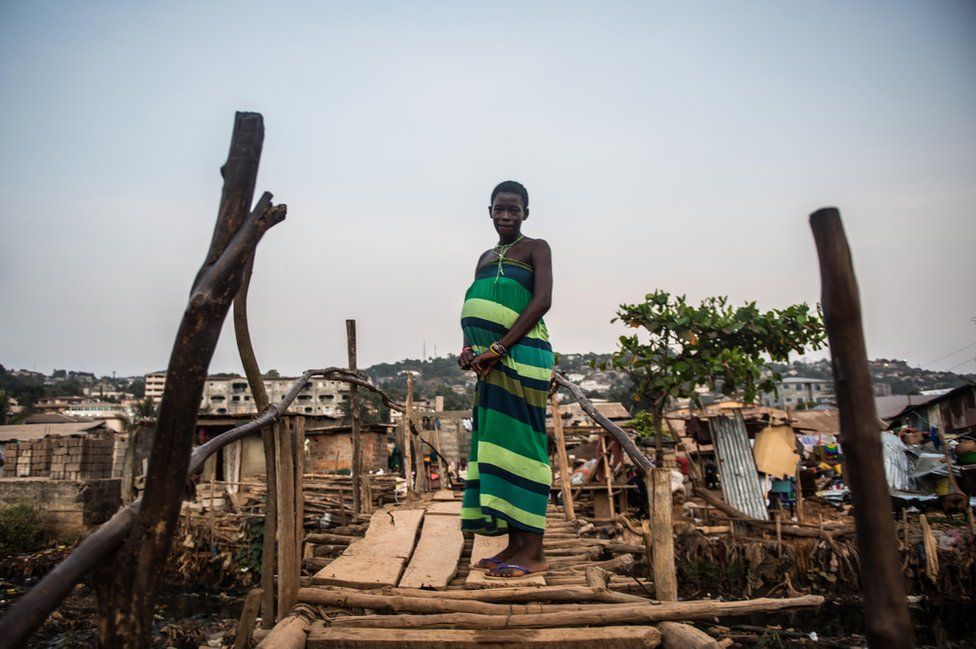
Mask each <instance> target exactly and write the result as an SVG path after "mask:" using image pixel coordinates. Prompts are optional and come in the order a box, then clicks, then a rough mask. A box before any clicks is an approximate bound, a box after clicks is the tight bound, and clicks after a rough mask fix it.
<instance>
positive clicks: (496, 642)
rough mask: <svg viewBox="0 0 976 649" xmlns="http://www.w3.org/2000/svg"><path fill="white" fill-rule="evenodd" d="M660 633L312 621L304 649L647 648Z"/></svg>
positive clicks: (651, 629)
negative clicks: (406, 626) (407, 626)
mask: <svg viewBox="0 0 976 649" xmlns="http://www.w3.org/2000/svg"><path fill="white" fill-rule="evenodd" d="M660 641H661V634H660V633H659V632H658V630H657V629H655V628H654V627H652V626H607V627H601V628H595V629H594V628H588V629H587V628H583V629H581V628H572V629H523V630H519V631H514V632H513V631H506V630H485V631H482V630H461V629H436V630H435V629H430V630H405V629H369V628H349V627H327V626H325V624H324V623H322V622H316V623H315V625H313V626H312V628H311V629H310V631H309V634H308V640H307V642H306V645H305V646H306V647H307V649H368V648H370V647H383V646H390V647H398V648H399V647H403V648H405V649H406V648H409V647H417V648H418V649H419V648H424V649H428V648H429V649H467V648H469V647H470V648H472V649H473V648H475V647H477V648H478V649H483V648H486V649H521V648H522V647H553V648H554V649H592V648H593V647H601V649H636V648H640V649H652V648H653V647H657V646H658V644H659V643H660Z"/></svg>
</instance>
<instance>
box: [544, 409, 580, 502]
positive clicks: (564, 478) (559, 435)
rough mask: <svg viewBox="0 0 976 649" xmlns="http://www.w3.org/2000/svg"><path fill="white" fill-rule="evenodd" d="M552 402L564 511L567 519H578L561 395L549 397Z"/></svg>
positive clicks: (553, 427)
mask: <svg viewBox="0 0 976 649" xmlns="http://www.w3.org/2000/svg"><path fill="white" fill-rule="evenodd" d="M549 401H550V403H551V404H552V432H553V437H555V438H556V457H557V458H559V484H560V486H561V488H562V489H561V490H562V494H563V512H564V513H565V516H566V520H567V521H573V520H576V508H575V507H574V506H573V490H572V486H571V485H570V483H569V475H570V473H572V471H570V468H569V458H568V457H567V455H566V437H565V435H564V434H563V420H562V417H561V416H560V414H559V395H558V394H553V395H552V396H551V397H550V398H549Z"/></svg>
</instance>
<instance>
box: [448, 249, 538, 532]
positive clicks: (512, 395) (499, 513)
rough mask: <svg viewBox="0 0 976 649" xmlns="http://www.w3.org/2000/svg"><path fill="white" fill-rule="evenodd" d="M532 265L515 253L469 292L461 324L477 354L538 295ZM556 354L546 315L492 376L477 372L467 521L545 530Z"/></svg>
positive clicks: (492, 528)
mask: <svg viewBox="0 0 976 649" xmlns="http://www.w3.org/2000/svg"><path fill="white" fill-rule="evenodd" d="M532 287H533V272H532V267H531V266H528V265H526V264H522V263H520V262H517V261H514V260H508V259H506V260H504V261H503V262H502V266H501V267H499V266H498V264H497V263H490V264H488V265H486V266H484V267H482V268H481V269H480V270H479V271H478V274H477V277H476V278H475V280H474V283H473V284H471V288H469V289H468V292H467V294H466V295H465V296H464V307H463V309H462V310H461V329H462V330H463V331H464V337H465V339H466V340H467V341H468V343H469V344H470V345H471V346H472V347H473V348H474V352H475V353H476V354H480V353H482V352H484V351H486V350H487V349H488V346H489V345H490V344H491V343H493V342H495V341H496V340H500V339H501V338H502V336H504V335H505V334H506V333H507V332H508V330H509V328H510V327H511V326H512V324H514V323H515V320H516V318H518V316H519V314H520V313H521V312H522V310H523V309H524V308H525V307H526V306H527V305H528V304H529V301H530V300H531V299H532ZM552 365H553V356H552V347H551V346H550V345H549V334H548V332H547V331H546V325H545V323H544V322H543V321H542V320H540V321H539V323H538V324H537V325H536V326H535V327H533V328H532V330H531V331H529V333H528V334H527V335H526V336H525V337H524V338H522V340H520V341H519V342H518V343H517V344H515V345H512V347H511V348H510V349H509V350H508V355H507V356H505V357H504V358H502V359H501V361H499V362H498V364H497V365H495V367H494V368H492V370H491V372H490V373H489V374H488V376H486V377H484V378H481V379H479V380H478V387H477V402H476V403H475V406H474V412H473V416H472V429H471V453H470V460H469V462H468V478H467V481H466V482H465V484H464V501H463V503H462V506H461V528H462V529H464V530H468V531H471V532H475V533H476V534H485V535H488V536H496V535H500V534H507V533H508V530H509V527H514V528H516V529H519V530H524V531H528V532H535V533H537V534H542V533H543V532H544V531H545V526H546V505H547V503H548V501H549V486H550V484H551V482H552V472H551V470H550V468H549V452H548V444H547V439H546V401H547V396H548V392H549V378H550V376H551V374H552Z"/></svg>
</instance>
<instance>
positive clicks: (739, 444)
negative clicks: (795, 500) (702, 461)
mask: <svg viewBox="0 0 976 649" xmlns="http://www.w3.org/2000/svg"><path fill="white" fill-rule="evenodd" d="M709 423H710V424H711V429H712V438H713V440H714V443H715V456H716V458H717V459H718V471H719V475H720V476H721V479H722V495H723V496H724V497H725V502H727V503H728V504H730V505H732V506H733V507H735V508H736V509H738V510H739V511H741V512H743V513H745V514H748V515H749V516H752V517H753V518H758V519H760V520H764V521H768V520H769V512H768V511H767V509H766V497H765V496H764V494H763V491H762V486H761V485H760V482H759V471H758V470H757V469H756V461H755V459H754V458H753V456H752V447H751V446H750V445H749V436H748V435H746V424H745V421H744V420H743V419H742V413H740V412H739V411H736V412H735V414H734V416H732V417H728V416H725V415H718V416H715V417H709Z"/></svg>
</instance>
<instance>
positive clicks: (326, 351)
mask: <svg viewBox="0 0 976 649" xmlns="http://www.w3.org/2000/svg"><path fill="white" fill-rule="evenodd" d="M0 88H2V90H0V196H2V198H3V203H4V208H3V209H2V210H0V364H3V365H5V366H6V367H8V368H28V369H31V368H36V369H37V370H40V371H44V372H50V371H51V370H52V369H54V368H66V369H76V370H85V371H94V372H96V373H97V374H100V375H103V374H111V373H112V372H115V373H117V374H118V375H120V376H124V375H136V374H142V373H145V372H149V371H154V370H159V369H163V368H164V367H165V366H166V364H167V359H168V357H169V353H170V349H171V347H172V343H173V340H174V338H175V334H176V330H177V327H178V325H179V320H180V318H181V316H182V312H183V309H184V307H185V304H186V299H187V295H188V292H189V289H190V284H191V282H192V280H193V277H194V275H195V273H196V271H197V269H198V268H199V266H200V264H201V263H202V261H203V258H204V256H205V254H206V250H207V247H208V245H209V239H210V235H211V233H212V231H213V225H214V219H215V216H216V210H217V204H218V201H219V198H220V188H221V179H220V176H219V167H220V165H221V164H223V162H224V160H225V158H226V155H227V147H228V144H229V141H230V135H231V127H232V125H233V118H234V111H236V110H250V111H258V112H260V113H262V114H263V115H264V120H265V129H266V135H265V142H264V151H263V155H262V159H261V169H260V173H259V177H258V183H257V191H258V193H260V192H261V191H264V190H268V191H271V192H272V193H273V194H274V195H275V200H276V201H277V202H283V203H287V205H288V218H287V220H286V221H285V222H283V223H281V224H280V225H278V226H276V227H274V228H273V229H272V230H271V231H269V232H268V234H267V235H266V236H265V238H264V240H263V241H262V242H261V244H260V247H259V249H258V252H257V258H256V262H255V270H254V278H253V281H252V284H251V290H250V297H249V307H250V324H251V333H252V337H253V340H254V345H255V349H256V351H257V355H258V359H259V361H260V363H261V366H262V368H263V369H271V368H274V369H278V370H279V371H280V372H282V373H283V374H289V373H290V374H293V373H297V372H300V371H302V370H304V369H307V368H311V367H323V366H329V365H345V362H346V355H345V354H346V351H345V320H346V318H355V319H356V320H357V322H358V338H359V341H358V342H359V363H360V366H366V365H370V364H373V363H377V362H384V361H395V360H399V359H403V358H419V357H420V356H421V355H422V354H423V353H424V350H425V349H426V353H427V354H428V355H432V354H434V353H435V352H436V353H437V354H439V355H444V354H446V353H449V352H453V353H457V351H458V349H459V347H460V344H461V336H460V328H459V323H458V318H459V312H460V307H461V302H462V298H463V294H464V291H465V289H466V288H467V286H468V284H469V283H470V281H471V278H472V274H473V270H474V265H475V262H476V260H477V258H478V256H479V254H480V253H481V252H482V251H484V250H486V249H488V248H490V247H492V246H493V245H494V244H495V243H496V242H497V236H496V235H495V233H494V231H493V229H492V227H491V221H490V220H489V218H488V212H487V209H486V208H487V205H488V202H489V194H490V191H491V188H492V187H493V186H494V185H495V184H496V183H497V182H499V181H501V180H505V179H509V178H511V179H516V180H519V181H521V182H523V183H524V184H525V185H526V186H527V187H528V190H529V194H530V210H531V211H530V218H529V219H528V221H527V222H526V223H525V226H524V229H523V232H525V233H526V234H527V235H529V236H533V237H541V238H544V239H546V240H547V241H548V242H549V243H550V245H551V246H552V250H553V268H554V277H555V283H554V295H553V306H552V309H551V311H550V312H549V313H548V314H547V316H546V322H547V324H548V327H549V331H550V334H551V337H552V340H553V344H554V347H555V349H556V350H557V351H561V352H564V353H569V352H582V351H598V352H606V351H611V350H613V349H614V347H615V344H616V339H617V337H618V335H619V334H620V333H622V332H621V330H620V329H618V328H617V327H616V326H614V325H611V324H610V319H611V318H612V317H613V315H614V312H615V310H616V309H617V308H618V305H620V304H622V303H633V302H639V301H642V300H643V296H644V295H645V294H646V293H649V292H652V291H654V290H656V289H663V290H667V291H670V292H672V293H677V294H685V295H687V296H688V298H689V299H691V300H699V299H701V298H703V297H706V296H710V295H728V296H729V297H730V299H731V300H732V302H733V303H742V302H744V301H747V300H748V301H751V300H756V301H757V302H758V303H759V305H760V306H761V307H764V308H778V307H784V306H787V305H789V304H793V303H796V302H808V303H813V302H816V301H817V300H818V299H819V294H820V286H819V271H818V266H817V257H816V250H815V247H814V243H813V239H812V236H811V233H810V229H809V224H808V216H809V214H810V213H811V212H813V211H815V210H816V209H818V208H820V207H824V206H828V205H833V206H837V207H838V208H840V210H841V213H842V215H843V219H844V224H845V227H846V231H847V236H848V238H849V241H850V244H851V247H852V250H853V255H854V263H855V270H856V272H857V275H858V281H859V285H860V290H861V300H862V305H863V309H864V323H865V334H866V341H867V348H868V354H869V356H870V357H872V358H878V357H884V358H903V359H906V360H908V361H909V362H910V363H911V364H913V365H925V366H926V367H927V369H940V370H949V369H952V370H953V371H956V372H973V371H976V360H973V359H974V358H976V320H974V318H976V292H974V290H973V289H974V271H976V256H974V248H976V218H974V216H976V215H974V210H976V207H974V206H976V3H973V2H969V1H960V2H954V1H949V0H947V1H944V2H899V1H893V2H839V1H837V2H818V3H794V2H790V3H772V2H735V3H729V2H718V1H714V2H696V3H679V2H633V3H630V2H601V3H595V2H593V3H577V2H552V3H545V2H532V3H514V2H513V3H508V2H492V3H451V2H440V3H438V2H423V1H419V0H418V1H417V2H411V3H402V2H372V3H326V2H315V3H289V2H277V3H248V2H233V3H222V2H208V3H193V2H185V3H183V2H167V3H162V2H159V3H132V2H88V3H75V2H43V3H42V2H23V1H22V2H18V1H11V0H6V1H5V2H3V3H0ZM258 195H259V194H258ZM229 320H230V319H229V318H228V325H229ZM954 350H957V351H954ZM943 356H945V358H942V357H943ZM239 369H240V362H239V360H238V359H237V352H236V346H235V343H234V336H233V331H232V329H231V328H230V326H225V328H224V332H223V334H222V336H221V341H220V343H219V345H218V348H217V351H216V353H215V355H214V358H213V361H212V363H211V371H213V372H218V371H237V370H239Z"/></svg>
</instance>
